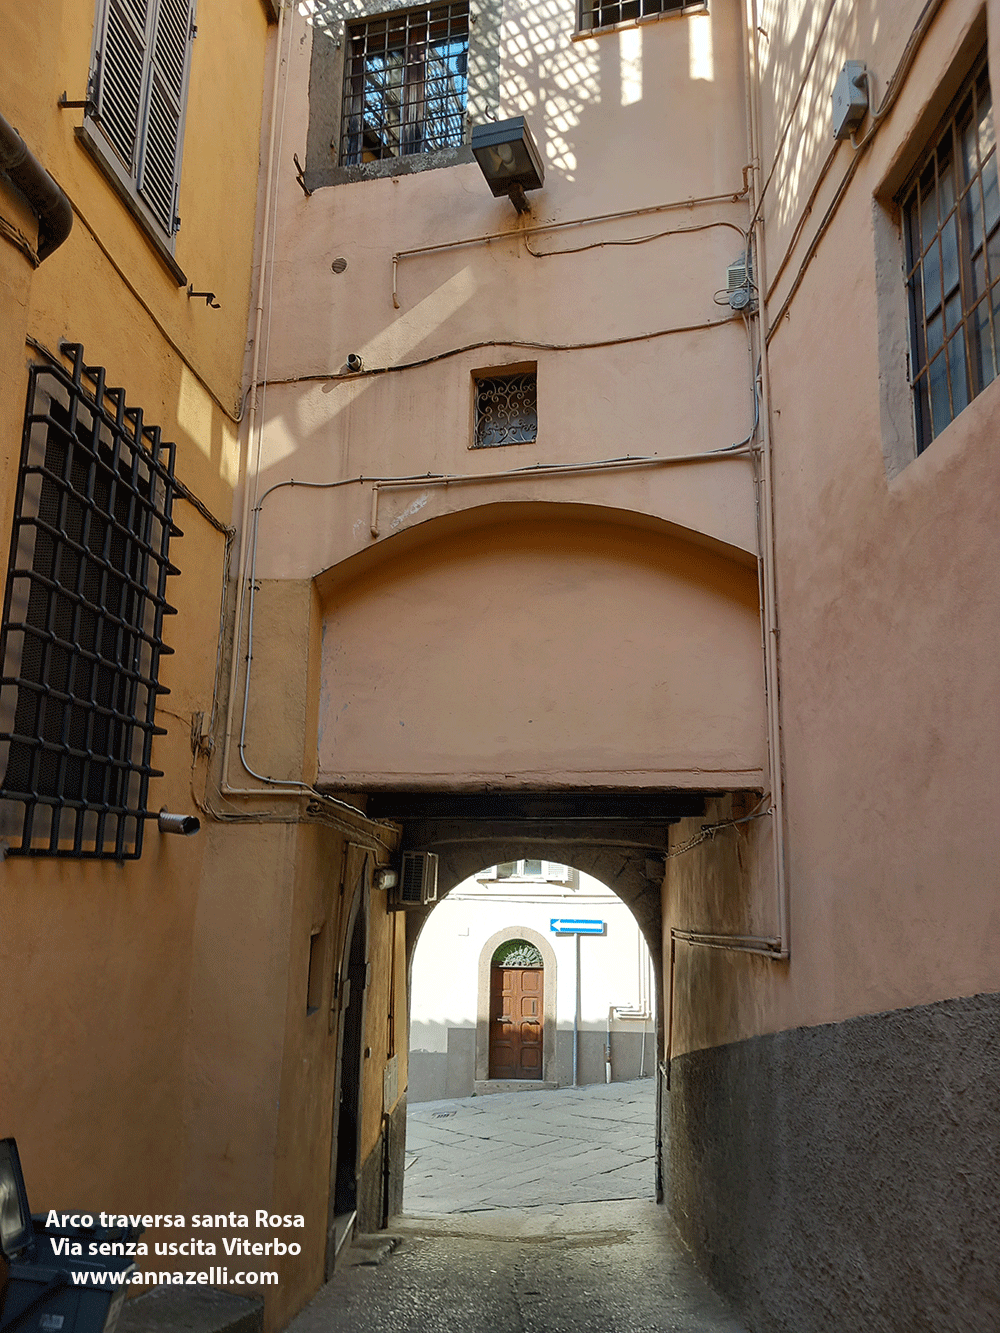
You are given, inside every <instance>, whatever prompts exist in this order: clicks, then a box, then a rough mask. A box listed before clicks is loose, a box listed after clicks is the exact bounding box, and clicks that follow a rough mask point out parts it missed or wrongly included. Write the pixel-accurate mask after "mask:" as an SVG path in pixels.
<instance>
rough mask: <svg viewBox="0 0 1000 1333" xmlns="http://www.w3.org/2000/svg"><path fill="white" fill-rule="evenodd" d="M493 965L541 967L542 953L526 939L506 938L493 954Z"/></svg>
mask: <svg viewBox="0 0 1000 1333" xmlns="http://www.w3.org/2000/svg"><path fill="white" fill-rule="evenodd" d="M491 966H493V967H542V966H543V963H542V954H541V950H540V949H539V948H538V946H537V945H534V944H529V942H528V941H527V940H508V941H507V943H506V944H501V945H500V947H499V949H497V951H496V953H495V954H494V955H493V961H492V964H491Z"/></svg>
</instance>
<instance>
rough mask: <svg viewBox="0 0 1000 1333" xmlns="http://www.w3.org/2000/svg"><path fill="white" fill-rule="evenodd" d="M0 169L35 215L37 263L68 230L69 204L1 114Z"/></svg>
mask: <svg viewBox="0 0 1000 1333" xmlns="http://www.w3.org/2000/svg"><path fill="white" fill-rule="evenodd" d="M0 171H3V172H6V174H7V175H8V176H9V177H10V179H11V181H12V182H13V183H14V185H16V186H17V188H18V189H19V190H20V191H21V193H22V194H23V195H24V197H25V198H26V199H27V201H28V203H29V204H30V205H31V208H32V211H33V212H34V214H35V216H36V217H37V218H38V262H39V263H41V262H42V260H43V259H48V257H49V255H51V254H52V252H53V251H54V250H58V248H59V247H60V245H62V243H63V241H65V239H66V237H67V236H68V235H69V234H70V232H71V231H72V229H73V206H72V204H71V203H70V201H69V198H68V197H67V195H66V193H65V191H64V190H62V189H61V188H60V187H59V186H58V185H57V184H56V183H55V181H54V180H53V179H52V177H51V176H50V175H49V173H48V172H47V171H46V170H45V168H44V167H43V166H42V164H41V162H39V160H38V158H37V157H35V155H34V153H32V152H31V151H30V149H29V148H28V145H27V144H26V143H25V142H24V140H23V139H22V138H21V136H20V135H19V134H18V132H17V130H15V129H14V126H13V125H11V123H10V122H9V121H8V120H7V119H6V118H5V117H4V116H0Z"/></svg>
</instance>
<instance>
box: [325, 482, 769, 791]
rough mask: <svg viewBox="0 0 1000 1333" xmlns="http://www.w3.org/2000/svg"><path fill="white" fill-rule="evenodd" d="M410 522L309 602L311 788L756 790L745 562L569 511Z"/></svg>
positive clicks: (753, 621) (756, 700)
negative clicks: (344, 579)
mask: <svg viewBox="0 0 1000 1333" xmlns="http://www.w3.org/2000/svg"><path fill="white" fill-rule="evenodd" d="M429 526H430V528H431V531H430V532H429V533H428V534H427V539H426V542H425V544H423V545H421V546H420V547H418V548H416V549H412V548H411V549H408V550H407V551H406V553H405V558H404V559H401V560H399V561H394V560H391V559H389V551H388V549H387V550H386V553H385V554H386V559H385V560H384V561H383V562H382V563H381V564H380V565H379V566H378V567H377V568H375V569H374V570H372V571H371V572H368V573H364V574H361V575H359V576H358V577H357V578H355V579H354V580H353V581H352V582H350V583H348V584H347V585H346V586H340V587H338V588H336V589H334V591H333V592H332V594H331V595H330V597H329V599H328V601H327V602H326V606H325V616H324V647H323V693H322V697H321V716H320V737H319V781H320V783H330V784H334V785H339V786H346V787H348V788H352V787H357V786H358V785H375V786H378V785H384V784H393V783H401V784H404V785H407V784H418V785H419V784H435V785H439V786H442V785H443V786H446V787H447V786H461V785H468V784H481V783H482V782H484V781H489V782H490V783H491V784H495V783H499V784H501V785H520V784H526V785H534V786H542V787H545V786H560V785H564V784H573V785H584V786H587V785H599V786H600V785H611V786H632V785H654V786H655V785H664V786H720V785H721V786H728V785H737V786H752V785H754V784H755V783H758V782H759V781H760V778H761V769H762V768H763V767H764V766H765V753H764V742H763V706H762V701H761V687H760V631H759V627H758V621H757V605H756V593H757V581H756V575H755V573H754V571H753V570H752V569H749V568H747V567H746V566H744V565H738V564H736V563H734V562H733V561H731V560H728V559H725V558H724V557H722V556H720V555H718V554H715V553H710V552H708V551H706V550H704V549H703V548H698V547H692V546H691V545H690V544H689V543H687V542H683V541H681V540H679V539H678V538H676V537H674V536H672V535H669V534H668V533H665V532H661V533H657V534H654V533H651V532H650V531H648V530H646V529H644V528H639V529H636V528H630V527H627V526H625V525H622V524H614V523H606V524H601V523H597V522H594V521H593V520H592V519H590V518H589V516H588V520H587V521H584V522H580V521H575V522H574V521H573V520H572V519H571V518H562V519H558V520H557V519H546V518H538V517H533V518H526V517H520V518H517V519H508V518H507V517H506V515H505V513H504V509H503V507H499V508H498V507H492V508H490V509H489V510H487V511H484V514H483V517H482V523H481V526H480V527H478V528H476V529H473V530H471V531H462V532H459V533H458V534H457V535H446V536H443V537H439V538H437V539H435V537H434V532H433V528H434V525H429Z"/></svg>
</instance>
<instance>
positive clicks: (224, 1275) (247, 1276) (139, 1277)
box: [70, 1268, 278, 1287]
mask: <svg viewBox="0 0 1000 1333" xmlns="http://www.w3.org/2000/svg"><path fill="white" fill-rule="evenodd" d="M70 1277H71V1278H72V1279H73V1285H74V1286H77V1287H151V1286H159V1287H225V1286H229V1285H231V1284H232V1285H235V1286H237V1287H276V1286H277V1285H278V1274H277V1273H259V1272H255V1271H250V1272H248V1273H230V1271H229V1269H228V1268H207V1269H202V1270H201V1271H200V1272H193V1271H189V1272H186V1273H184V1272H179V1273H167V1272H162V1273H161V1272H145V1273H140V1272H138V1271H133V1272H128V1271H126V1272H124V1273H114V1272H94V1271H93V1270H91V1269H88V1270H86V1271H84V1272H78V1271H72V1270H71V1271H70Z"/></svg>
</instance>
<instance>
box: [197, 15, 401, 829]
mask: <svg viewBox="0 0 1000 1333" xmlns="http://www.w3.org/2000/svg"><path fill="white" fill-rule="evenodd" d="M277 8H278V31H277V35H276V38H275V49H274V86H273V88H272V91H271V123H270V127H269V130H268V145H267V166H266V168H265V172H264V214H263V218H262V220H261V242H260V273H259V274H258V279H257V302H256V308H255V311H254V334H253V360H252V364H251V371H250V401H249V406H248V410H247V434H246V457H245V462H244V465H243V468H242V473H243V516H242V522H241V529H240V558H239V568H238V570H237V600H236V611H235V614H234V617H233V648H232V661H231V663H230V670H229V697H228V699H227V701H226V730H225V737H224V741H223V747H222V764H221V773H220V778H219V791H220V794H221V795H223V796H242V797H265V796H266V797H274V796H281V797H295V798H297V799H300V800H301V799H303V798H306V797H308V798H311V799H312V800H314V801H319V802H322V803H323V805H324V806H330V805H332V806H336V807H337V808H338V809H341V810H346V811H348V812H349V813H350V814H352V815H353V816H355V818H357V819H358V820H360V821H361V822H362V823H363V824H365V825H367V827H368V829H369V830H373V829H374V828H375V827H376V825H375V823H374V821H372V820H370V819H368V818H367V816H366V815H365V813H364V811H363V810H359V809H358V808H357V807H356V806H353V805H350V804H349V803H348V802H347V801H340V800H338V799H337V798H336V797H335V796H329V795H327V794H326V793H325V792H319V791H316V790H315V788H313V787H311V786H310V785H309V784H308V783H307V782H297V781H295V780H294V779H284V780H278V779H275V778H270V777H268V776H266V775H265V774H262V773H256V772H255V771H254V770H253V769H252V768H251V767H250V766H249V764H248V763H247V762H246V758H245V755H244V744H243V742H244V735H243V734H241V737H240V746H239V755H240V763H241V764H242V766H243V768H244V770H245V771H246V772H247V773H248V774H249V775H250V777H252V778H256V779H257V780H258V781H259V782H262V783H264V786H263V787H235V786H233V785H232V784H231V783H230V782H229V778H228V774H229V762H230V757H231V751H232V735H233V718H234V715H235V710H236V689H237V685H238V684H239V663H240V646H241V644H242V641H243V617H244V605H245V601H246V587H247V580H248V561H249V557H250V554H251V548H250V513H251V505H250V493H251V488H252V487H253V488H255V487H256V483H257V480H258V477H259V472H260V451H261V445H262V440H263V430H264V423H263V420H262V421H261V422H260V425H259V426H258V424H257V416H258V389H259V388H260V387H261V384H262V382H261V380H260V347H261V335H262V332H263V329H264V314H265V305H266V304H267V301H268V298H267V295H266V293H267V291H268V287H267V283H268V280H269V266H268V244H269V242H270V239H271V203H272V199H273V198H274V196H275V195H276V185H275V151H274V150H275V135H276V132H277V128H278V95H279V92H280V90H281V88H282V84H283V83H284V86H285V92H286V93H287V74H286V76H285V78H284V79H283V78H282V59H283V40H284V31H285V14H286V12H287V10H288V8H289V6H288V4H287V3H286V0H279V3H278V6H277ZM289 31H291V28H290V27H289ZM283 118H284V105H283V104H282V120H283ZM264 387H266V385H265V386H264ZM255 434H256V437H257V450H256V460H255V459H254V435H255ZM254 526H255V527H256V520H255V524H254ZM254 554H255V551H254ZM249 676H250V661H249V649H248V653H247V674H246V693H248V692H249ZM246 693H245V696H244V707H243V730H244V732H245V728H246V711H247V710H246ZM214 702H215V701H214V699H213V707H214ZM351 832H352V834H353V835H354V836H361V835H363V832H364V830H362V829H358V828H351ZM373 837H374V840H375V842H376V843H379V842H380V841H381V840H380V839H379V838H378V837H377V836H376V835H374V834H373ZM382 845H384V844H382Z"/></svg>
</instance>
